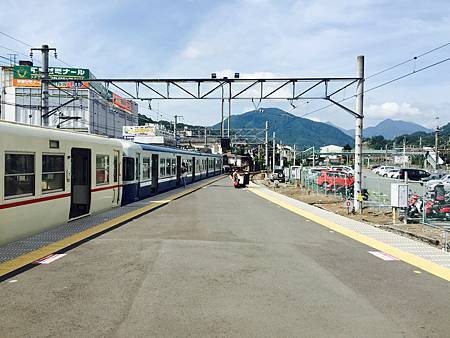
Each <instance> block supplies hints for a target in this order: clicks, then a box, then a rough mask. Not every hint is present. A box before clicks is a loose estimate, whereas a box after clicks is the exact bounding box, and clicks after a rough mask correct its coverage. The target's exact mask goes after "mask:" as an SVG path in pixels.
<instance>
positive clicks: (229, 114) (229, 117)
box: [227, 98, 231, 138]
mask: <svg viewBox="0 0 450 338" xmlns="http://www.w3.org/2000/svg"><path fill="white" fill-rule="evenodd" d="M230 126H231V98H229V99H228V126H227V137H228V138H230Z"/></svg>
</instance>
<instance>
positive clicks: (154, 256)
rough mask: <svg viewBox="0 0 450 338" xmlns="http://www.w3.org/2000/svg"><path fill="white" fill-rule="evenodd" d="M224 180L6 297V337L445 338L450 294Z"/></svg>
mask: <svg viewBox="0 0 450 338" xmlns="http://www.w3.org/2000/svg"><path fill="white" fill-rule="evenodd" d="M369 251H373V249H371V248H370V247H368V246H365V245H363V244H361V243H359V242H356V241H354V240H352V239H349V238H347V237H344V236H342V235H340V234H337V233H335V232H333V231H330V230H329V229H327V228H325V227H323V226H321V225H319V224H317V223H314V222H312V221H310V220H308V219H305V218H302V217H300V216H298V215H296V214H294V213H291V212H290V211H288V210H286V209H284V208H281V207H279V206H277V205H275V204H272V203H271V202H269V201H267V200H265V199H262V198H260V197H258V196H256V195H254V194H253V193H251V192H249V191H248V190H246V189H234V188H233V187H232V183H231V181H230V180H229V179H228V178H225V179H223V180H220V181H218V182H216V183H213V184H211V185H209V186H207V187H205V188H203V189H200V190H198V191H196V192H194V193H192V194H190V195H187V196H185V197H183V198H180V199H178V200H175V201H173V202H171V203H170V204H168V205H166V206H163V207H161V208H159V209H157V210H155V211H152V212H151V213H149V214H147V215H146V216H143V217H141V218H138V219H136V220H134V221H132V222H130V223H127V224H125V225H123V226H121V227H119V228H116V229H114V230H112V231H110V232H108V233H106V234H103V235H102V236H100V237H97V238H95V239H93V240H90V241H88V242H86V243H84V244H82V245H80V246H78V247H76V248H74V249H72V250H70V251H68V252H66V253H67V255H66V256H64V257H62V258H60V259H59V260H56V261H54V262H52V263H51V264H48V265H36V267H34V268H32V269H30V270H28V271H25V272H23V273H21V274H18V275H16V276H14V277H12V278H11V279H9V280H6V281H4V282H3V283H1V284H0V299H1V300H2V306H1V308H0V336H1V337H23V336H26V337H41V336H54V337H61V336H64V337H80V336H89V337H153V336H157V337H188V336H198V337H202V336H208V337H210V336H234V337H242V336H245V337H247V336H249V337H274V336H277V337H292V336H301V337H304V336H306V337H330V336H332V337H424V336H429V337H433V336H434V337H445V336H448V335H449V332H450V320H449V313H450V297H449V296H448V295H450V283H448V282H446V281H444V280H442V279H439V278H438V277H435V276H433V275H431V274H428V273H427V272H425V271H419V270H418V269H417V268H414V267H413V266H411V265H408V264H406V263H403V262H401V261H385V260H382V259H380V258H378V257H376V256H374V255H372V254H370V253H369Z"/></svg>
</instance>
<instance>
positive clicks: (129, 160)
mask: <svg viewBox="0 0 450 338" xmlns="http://www.w3.org/2000/svg"><path fill="white" fill-rule="evenodd" d="M123 180H124V181H133V180H134V158H133V157H124V158H123Z"/></svg>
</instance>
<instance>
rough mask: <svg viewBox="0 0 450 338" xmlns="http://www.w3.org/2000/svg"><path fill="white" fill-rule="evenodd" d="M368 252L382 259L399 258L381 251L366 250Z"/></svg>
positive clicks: (395, 259) (394, 259)
mask: <svg viewBox="0 0 450 338" xmlns="http://www.w3.org/2000/svg"><path fill="white" fill-rule="evenodd" d="M368 252H369V253H370V254H372V255H374V256H376V257H378V258H380V259H382V260H383V261H398V260H399V259H398V258H396V257H394V256H391V255H389V254H387V253H385V252H381V251H368Z"/></svg>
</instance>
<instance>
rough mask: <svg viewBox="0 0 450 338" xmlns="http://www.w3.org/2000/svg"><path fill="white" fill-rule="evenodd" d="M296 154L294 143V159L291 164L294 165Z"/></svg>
mask: <svg viewBox="0 0 450 338" xmlns="http://www.w3.org/2000/svg"><path fill="white" fill-rule="evenodd" d="M296 156H297V153H296V152H295V144H294V160H293V165H295V157H296Z"/></svg>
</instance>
